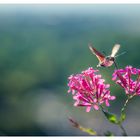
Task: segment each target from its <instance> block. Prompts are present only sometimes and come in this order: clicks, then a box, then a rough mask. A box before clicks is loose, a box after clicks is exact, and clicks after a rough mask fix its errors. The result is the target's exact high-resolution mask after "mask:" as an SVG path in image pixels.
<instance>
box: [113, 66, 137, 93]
mask: <svg viewBox="0 0 140 140" xmlns="http://www.w3.org/2000/svg"><path fill="white" fill-rule="evenodd" d="M112 80H114V81H115V80H116V83H117V84H118V85H120V86H121V87H122V88H124V89H125V92H126V94H130V95H132V94H136V95H140V69H137V68H133V67H132V66H127V67H126V68H125V69H118V70H115V72H114V73H113V78H112Z"/></svg>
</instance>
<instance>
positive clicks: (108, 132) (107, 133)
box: [104, 131, 115, 136]
mask: <svg viewBox="0 0 140 140" xmlns="http://www.w3.org/2000/svg"><path fill="white" fill-rule="evenodd" d="M104 135H105V136H115V135H114V134H113V133H112V132H110V131H107V132H105V133H104Z"/></svg>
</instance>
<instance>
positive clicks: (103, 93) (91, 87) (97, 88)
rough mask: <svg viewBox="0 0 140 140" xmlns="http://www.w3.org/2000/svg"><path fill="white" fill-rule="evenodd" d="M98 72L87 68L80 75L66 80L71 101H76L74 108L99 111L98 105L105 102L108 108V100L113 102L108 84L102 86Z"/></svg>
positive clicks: (102, 82)
mask: <svg viewBox="0 0 140 140" xmlns="http://www.w3.org/2000/svg"><path fill="white" fill-rule="evenodd" d="M97 72H98V70H94V69H93V68H91V67H90V68H89V69H87V70H85V71H83V72H82V73H80V74H76V75H71V76H70V77H69V78H68V80H69V83H68V86H69V90H68V92H72V95H73V99H74V100H76V102H75V103H74V106H85V107H86V111H87V112H89V111H90V109H91V107H93V108H94V109H95V110H98V109H99V105H101V104H103V103H104V102H105V104H106V106H109V105H110V104H109V100H114V99H115V96H111V95H110V91H109V89H108V88H109V87H110V85H109V84H104V81H105V80H104V79H102V78H101V75H99V74H97Z"/></svg>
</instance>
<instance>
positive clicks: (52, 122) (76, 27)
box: [0, 4, 140, 136]
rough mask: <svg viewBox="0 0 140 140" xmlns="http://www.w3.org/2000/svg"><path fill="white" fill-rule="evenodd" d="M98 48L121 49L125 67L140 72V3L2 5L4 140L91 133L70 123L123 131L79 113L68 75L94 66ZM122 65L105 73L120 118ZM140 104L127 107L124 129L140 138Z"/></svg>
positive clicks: (96, 115) (0, 112) (0, 124)
mask: <svg viewBox="0 0 140 140" xmlns="http://www.w3.org/2000/svg"><path fill="white" fill-rule="evenodd" d="M89 42H91V43H93V44H94V46H95V47H96V48H97V49H98V50H100V51H101V52H105V53H106V54H107V55H108V54H110V52H111V49H112V47H113V45H114V44H115V43H120V44H121V49H120V51H119V53H121V52H124V51H126V54H125V55H122V56H120V57H118V58H117V63H118V65H119V67H120V68H123V67H125V66H126V65H132V66H135V67H138V68H139V67H140V63H139V58H140V5H126V4H124V5H119V4H118V5H116V4H115V5H111V4H110V5H108V4H105V5H103V4H102V5H96V4H90V5H88V4H87V5H85V4H83V5H82V4H81V5H80V4H75V5H74V4H73V5H70V4H69V5H62V4H58V5H57V4H56V5H47V4H46V5H33V4H32V5H0V135H32V136H34V135H43V136H44V135H49V136H56V135H57V136H58V135H68V136H71V135H73V136H76V135H87V134H85V133H83V132H80V131H79V130H77V129H76V128H73V127H72V126H71V124H70V123H69V121H68V117H70V116H71V117H73V118H74V119H75V120H77V121H78V122H79V123H80V124H81V125H83V126H85V127H91V128H93V129H95V130H96V131H97V132H98V133H99V134H100V135H103V133H104V132H105V131H107V130H112V132H114V133H115V134H116V135H120V134H121V130H120V129H119V128H118V127H116V126H115V125H112V124H110V123H108V122H107V120H106V119H105V117H104V116H103V114H102V113H101V112H100V111H94V110H92V111H91V112H90V113H86V112H85V108H75V107H73V103H74V101H73V99H72V96H71V94H68V93H67V90H68V87H67V82H68V81H67V77H68V76H69V75H71V74H73V73H79V72H81V71H82V70H85V69H87V68H88V67H90V66H92V67H94V68H96V65H97V63H98V61H97V59H96V57H95V56H94V55H92V54H91V52H90V50H89V49H88V43H89ZM113 69H114V67H111V68H100V73H101V74H102V75H103V77H104V78H105V79H106V82H107V83H110V84H111V94H112V95H115V96H116V97H117V100H115V101H112V102H111V107H110V108H109V110H110V111H112V112H114V113H116V114H118V115H119V113H120V109H121V107H122V105H123V103H124V101H125V94H124V92H123V89H121V88H120V87H119V86H117V85H115V84H114V82H112V81H111V75H112V73H113ZM139 101H140V98H139V97H137V98H135V99H133V100H132V101H131V102H130V104H129V106H128V108H127V119H126V121H125V122H124V127H125V128H126V131H127V132H128V134H129V135H140V121H139V117H140V110H139V106H140V102H139Z"/></svg>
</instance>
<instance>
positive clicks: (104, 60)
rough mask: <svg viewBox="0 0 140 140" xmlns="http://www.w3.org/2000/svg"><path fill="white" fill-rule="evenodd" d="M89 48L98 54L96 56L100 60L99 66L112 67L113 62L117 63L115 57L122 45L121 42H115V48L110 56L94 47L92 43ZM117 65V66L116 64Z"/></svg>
mask: <svg viewBox="0 0 140 140" xmlns="http://www.w3.org/2000/svg"><path fill="white" fill-rule="evenodd" d="M89 49H90V50H91V52H92V53H93V54H94V55H96V57H97V58H98V60H99V64H98V65H97V67H110V66H112V65H113V64H115V66H116V63H115V57H116V54H117V52H118V51H119V49H120V45H119V44H115V45H114V47H113V49H112V53H111V55H109V56H105V55H103V54H102V53H100V52H99V51H97V50H96V49H95V48H94V47H92V45H91V44H89ZM116 67H117V66H116Z"/></svg>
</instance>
